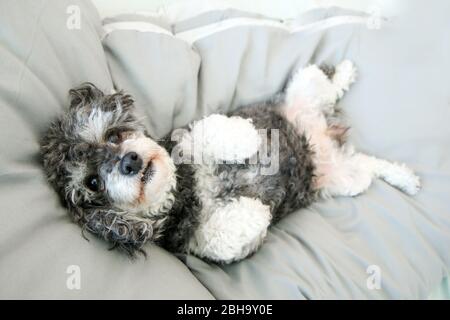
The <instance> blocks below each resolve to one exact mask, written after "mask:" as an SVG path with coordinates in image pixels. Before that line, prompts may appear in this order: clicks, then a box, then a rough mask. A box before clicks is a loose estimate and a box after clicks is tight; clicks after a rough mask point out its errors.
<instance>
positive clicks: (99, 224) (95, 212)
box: [69, 207, 153, 258]
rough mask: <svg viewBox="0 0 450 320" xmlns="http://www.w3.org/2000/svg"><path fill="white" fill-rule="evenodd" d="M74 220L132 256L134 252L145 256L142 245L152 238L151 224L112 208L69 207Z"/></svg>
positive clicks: (84, 228)
mask: <svg viewBox="0 0 450 320" xmlns="http://www.w3.org/2000/svg"><path fill="white" fill-rule="evenodd" d="M69 209H70V211H71V212H72V214H73V217H74V219H75V221H76V222H77V223H78V224H80V225H81V226H82V228H83V230H87V231H89V232H91V233H93V234H95V235H96V236H98V237H100V238H102V239H104V240H106V241H107V242H109V243H111V244H112V245H113V246H112V248H111V249H113V248H118V249H120V250H122V251H124V252H126V253H127V254H128V255H129V256H130V257H132V258H134V257H135V256H136V253H141V254H143V255H144V256H146V253H145V251H144V249H143V246H144V245H145V244H146V243H147V242H149V241H150V240H151V239H152V236H153V228H152V226H151V224H149V223H148V222H145V221H143V220H142V219H138V218H137V217H135V216H133V215H131V214H126V213H123V212H116V211H114V210H112V209H103V208H87V209H86V208H80V207H71V208H69Z"/></svg>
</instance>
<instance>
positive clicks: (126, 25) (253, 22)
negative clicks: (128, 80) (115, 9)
mask: <svg viewBox="0 0 450 320" xmlns="http://www.w3.org/2000/svg"><path fill="white" fill-rule="evenodd" d="M367 22H368V18H367V17H361V16H338V17H331V18H328V19H324V20H319V21H316V22H313V23H309V24H306V25H300V26H299V25H295V24H294V25H286V24H284V23H281V22H278V21H273V20H261V19H258V18H248V17H242V18H231V19H227V20H224V21H219V22H215V23H213V24H209V25H206V26H203V27H199V28H195V29H191V30H187V31H184V32H180V33H177V34H176V35H174V34H173V33H171V32H170V31H169V30H167V29H164V28H162V27H160V26H158V25H155V24H153V23H150V22H145V21H129V22H113V23H109V24H106V25H104V26H103V28H104V30H105V33H104V35H103V37H102V40H103V39H105V37H106V36H107V35H108V34H110V33H111V32H113V31H117V30H128V31H138V32H150V33H156V34H163V35H166V36H170V37H176V38H178V39H180V40H183V41H185V42H187V43H188V44H190V45H192V44H193V43H194V42H196V41H198V40H200V39H203V38H206V37H208V36H211V35H212V34H215V33H219V32H223V31H226V30H229V29H233V28H237V27H244V26H259V27H271V28H277V29H280V30H284V31H286V32H288V33H290V34H292V33H297V32H300V31H306V30H310V29H317V30H321V29H327V28H331V27H334V26H338V25H345V24H367Z"/></svg>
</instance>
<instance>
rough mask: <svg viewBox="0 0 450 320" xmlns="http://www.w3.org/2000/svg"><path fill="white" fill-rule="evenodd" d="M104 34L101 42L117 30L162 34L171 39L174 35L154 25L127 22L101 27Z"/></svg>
mask: <svg viewBox="0 0 450 320" xmlns="http://www.w3.org/2000/svg"><path fill="white" fill-rule="evenodd" d="M103 29H104V30H105V33H104V34H103V37H102V40H103V39H105V37H106V36H107V35H108V34H110V33H111V32H113V31H117V30H131V31H138V32H152V33H157V34H164V35H166V36H170V37H173V36H174V35H173V34H172V32H170V31H169V30H167V29H164V28H162V27H160V26H157V25H156V24H153V23H150V22H145V21H127V22H113V23H108V24H105V25H104V26H103Z"/></svg>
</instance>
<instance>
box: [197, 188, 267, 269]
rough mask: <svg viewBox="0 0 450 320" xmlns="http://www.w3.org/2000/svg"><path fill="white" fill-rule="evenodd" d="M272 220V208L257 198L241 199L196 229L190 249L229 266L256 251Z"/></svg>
mask: <svg viewBox="0 0 450 320" xmlns="http://www.w3.org/2000/svg"><path fill="white" fill-rule="evenodd" d="M270 219H271V214H270V209H269V207H268V206H266V205H263V204H262V203H261V201H259V200H257V199H251V198H247V197H240V198H239V199H233V200H232V202H230V203H228V204H226V205H224V206H222V207H218V208H217V209H216V210H215V211H214V212H213V213H212V215H211V216H210V217H209V219H208V220H207V221H206V222H204V223H202V224H201V225H200V226H199V228H198V229H197V230H196V232H195V234H194V236H193V238H192V239H191V241H190V243H189V250H190V251H191V252H192V253H194V254H196V255H197V256H199V257H206V258H208V259H211V260H213V261H217V262H223V263H230V262H233V261H236V260H240V259H243V258H245V257H246V256H248V255H249V254H251V253H253V252H255V251H256V250H257V249H258V247H259V246H260V245H261V244H262V242H263V240H264V238H265V236H266V234H267V228H268V227H269V224H270Z"/></svg>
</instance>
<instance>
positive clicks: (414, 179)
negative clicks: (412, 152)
mask: <svg viewBox="0 0 450 320" xmlns="http://www.w3.org/2000/svg"><path fill="white" fill-rule="evenodd" d="M405 168H406V169H407V170H406V172H405V174H404V175H405V183H404V185H403V187H402V188H401V189H402V190H403V191H404V192H405V193H407V194H409V195H410V196H413V195H415V194H417V193H418V192H419V191H420V189H421V187H422V184H421V182H420V178H419V176H417V175H416V174H415V173H414V172H413V171H412V170H411V169H409V168H407V167H406V166H405Z"/></svg>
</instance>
